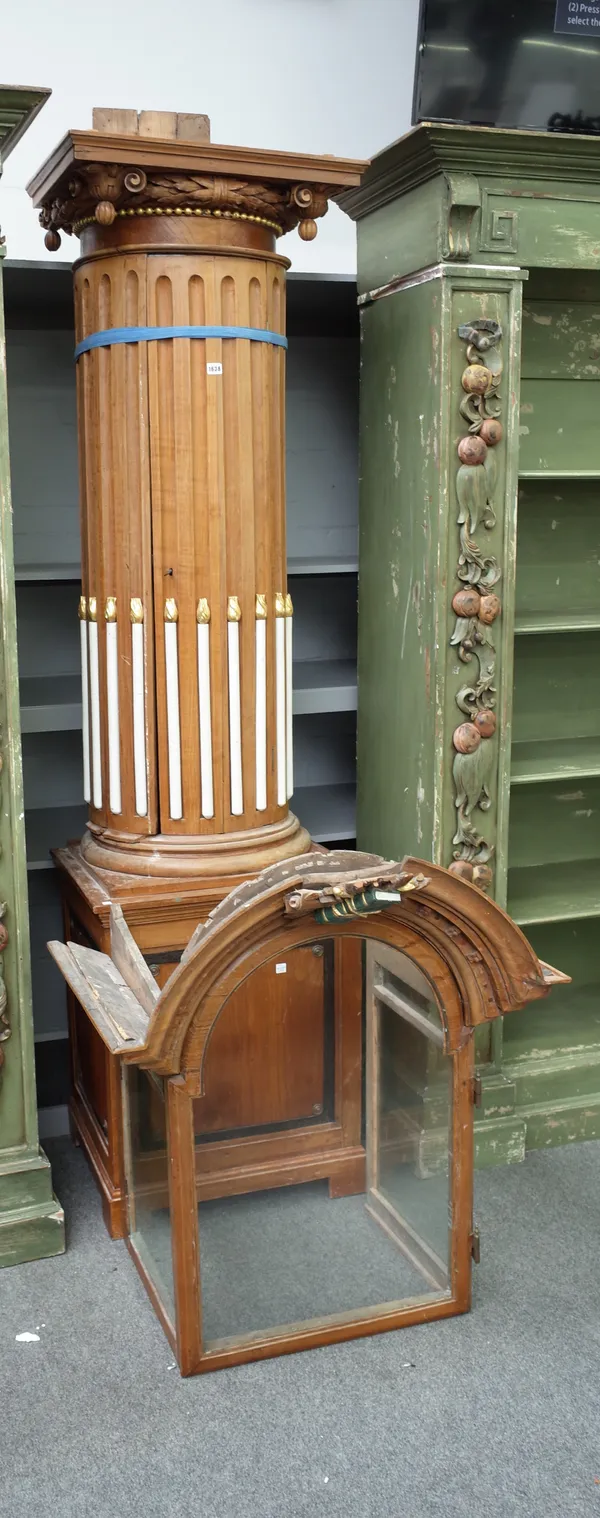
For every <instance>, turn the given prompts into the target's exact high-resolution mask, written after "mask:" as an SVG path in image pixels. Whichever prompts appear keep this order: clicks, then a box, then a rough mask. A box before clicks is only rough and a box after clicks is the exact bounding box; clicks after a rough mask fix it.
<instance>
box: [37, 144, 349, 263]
mask: <svg viewBox="0 0 600 1518" xmlns="http://www.w3.org/2000/svg"><path fill="white" fill-rule="evenodd" d="M63 184H64V182H63ZM329 193H330V191H329V190H328V187H327V186H326V185H310V186H309V185H302V184H293V185H290V184H289V183H288V184H285V183H282V184H277V183H276V184H261V183H260V182H259V181H256V180H245V179H235V178H230V177H225V176H221V175H215V174H202V173H187V174H185V173H176V172H173V173H168V172H166V171H157V172H152V171H148V172H147V173H146V171H145V170H144V169H141V168H135V169H131V168H126V167H125V166H124V165H120V164H106V163H90V164H80V165H78V167H77V171H76V172H74V173H73V174H72V176H71V178H70V179H69V180H68V182H67V183H66V184H64V187H63V185H61V193H60V194H58V195H54V196H53V197H52V198H49V199H48V200H47V201H46V202H45V204H44V205H43V206H42V210H41V211H40V222H41V225H42V226H43V227H45V228H47V235H46V245H47V247H48V248H50V249H51V250H52V251H55V250H56V249H58V248H59V247H60V235H59V234H60V232H61V231H62V232H67V233H72V232H78V231H80V230H81V228H82V227H83V226H85V225H86V224H87V223H89V222H91V221H94V220H95V221H97V222H99V224H100V225H102V226H110V225H111V223H112V222H113V221H114V219H115V217H116V216H135V215H144V214H146V215H173V214H175V215H177V214H186V213H187V214H188V215H194V214H195V215H208V216H210V215H212V216H223V217H234V218H238V217H239V218H242V219H248V220H258V221H262V222H265V223H266V224H267V225H268V226H270V227H271V228H272V229H273V231H274V232H275V234H276V236H282V235H283V233H284V232H291V231H292V230H293V228H294V227H296V226H299V231H300V235H301V236H302V237H303V238H304V239H305V240H307V241H310V240H311V238H312V237H314V236H315V235H316V231H317V228H316V221H315V218H316V217H319V216H324V215H325V212H326V210H327V202H328V195H329Z"/></svg>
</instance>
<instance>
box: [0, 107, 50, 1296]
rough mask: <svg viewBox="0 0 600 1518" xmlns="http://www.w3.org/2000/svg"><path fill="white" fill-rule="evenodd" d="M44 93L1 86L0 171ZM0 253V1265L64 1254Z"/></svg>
mask: <svg viewBox="0 0 600 1518" xmlns="http://www.w3.org/2000/svg"><path fill="white" fill-rule="evenodd" d="M48 93H49V92H48V91H47V90H27V89H9V88H5V87H0V167H1V165H2V164H3V162H4V160H5V159H6V157H7V155H8V153H9V152H10V151H11V149H12V148H13V147H14V146H15V143H16V142H17V141H18V138H19V137H20V136H21V134H22V132H23V131H25V129H26V127H27V126H28V125H29V122H30V121H31V120H32V118H33V116H34V115H35V114H36V113H37V111H38V110H39V109H40V107H41V106H42V105H43V103H44V101H45V99H46V97H47V95H48ZM3 254H4V247H3V246H0V1266H2V1265H14V1264H19V1263H20V1262H22V1261H24V1260H34V1259H39V1258H40V1257H43V1256H46V1255H54V1254H61V1253H62V1251H63V1250H64V1216H63V1212H62V1209H61V1207H60V1206H59V1204H58V1202H57V1201H56V1198H55V1197H54V1196H53V1194H52V1182H51V1176H50V1166H49V1164H48V1160H47V1159H46V1156H45V1154H43V1152H42V1150H41V1149H40V1147H39V1142H38V1127H37V1110H36V1095H35V1079H34V1065H33V1022H32V1014H31V965H30V952H29V924H28V918H27V875H26V866H25V830H24V822H23V779H22V767H21V731H20V720H19V679H18V668H17V629H16V612H15V585H14V565H13V532H12V513H11V497H10V468H9V449H8V417H7V401H6V357H5V342H4V322H3V306H2V284H1V277H2V256H3Z"/></svg>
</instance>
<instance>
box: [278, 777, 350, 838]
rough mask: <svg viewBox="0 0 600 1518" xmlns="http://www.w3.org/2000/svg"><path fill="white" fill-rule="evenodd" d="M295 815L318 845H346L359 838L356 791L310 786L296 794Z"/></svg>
mask: <svg viewBox="0 0 600 1518" xmlns="http://www.w3.org/2000/svg"><path fill="white" fill-rule="evenodd" d="M290 805H291V808H292V811H293V812H294V813H295V815H296V816H297V817H299V818H300V821H301V822H302V823H303V824H304V827H305V828H308V831H309V833H310V836H311V838H313V839H314V842H315V843H343V842H345V841H347V840H348V839H350V838H355V837H356V787H355V786H354V785H309V786H303V787H302V788H301V789H300V790H297V791H294V795H293V797H292V800H291V802H290Z"/></svg>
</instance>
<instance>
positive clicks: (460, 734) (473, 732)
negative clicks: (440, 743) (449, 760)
mask: <svg viewBox="0 0 600 1518" xmlns="http://www.w3.org/2000/svg"><path fill="white" fill-rule="evenodd" d="M452 742H453V744H454V747H455V749H456V750H457V752H458V753H459V754H474V753H475V749H476V748H479V744H480V743H481V733H480V732H479V729H478V728H476V726H475V723H474V722H461V724H460V727H457V728H455V730H454V732H453V734H452Z"/></svg>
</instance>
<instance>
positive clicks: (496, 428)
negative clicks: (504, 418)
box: [479, 417, 504, 448]
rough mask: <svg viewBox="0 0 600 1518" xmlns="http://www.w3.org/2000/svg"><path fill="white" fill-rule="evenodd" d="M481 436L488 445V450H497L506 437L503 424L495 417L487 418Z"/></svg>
mask: <svg viewBox="0 0 600 1518" xmlns="http://www.w3.org/2000/svg"><path fill="white" fill-rule="evenodd" d="M479 436H480V437H482V438H483V441H484V443H487V445H488V448H495V447H496V444H497V443H501V442H502V439H503V437H504V428H503V426H502V422H496V421H495V420H494V418H493V417H487V419H486V421H485V422H483V424H482V427H481V431H480V433H479Z"/></svg>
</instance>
